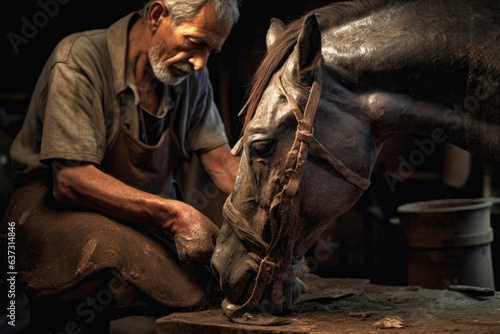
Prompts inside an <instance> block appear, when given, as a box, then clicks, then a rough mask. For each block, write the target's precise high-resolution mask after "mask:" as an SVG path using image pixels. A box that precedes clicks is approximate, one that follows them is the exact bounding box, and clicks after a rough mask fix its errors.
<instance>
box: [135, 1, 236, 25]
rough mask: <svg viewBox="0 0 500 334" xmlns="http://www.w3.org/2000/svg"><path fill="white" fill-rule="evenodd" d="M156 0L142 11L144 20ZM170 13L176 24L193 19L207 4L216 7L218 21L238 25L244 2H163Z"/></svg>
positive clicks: (147, 4) (149, 2) (146, 5)
mask: <svg viewBox="0 0 500 334" xmlns="http://www.w3.org/2000/svg"><path fill="white" fill-rule="evenodd" d="M154 1H155V0H149V1H148V2H147V3H146V4H145V5H144V7H143V8H142V9H141V10H140V13H141V15H142V17H143V18H145V17H146V14H147V12H148V10H149V6H150V5H151V3H153V2H154ZM162 1H163V3H164V4H165V6H166V7H167V9H168V11H169V15H170V18H171V19H172V21H173V22H174V24H179V23H180V22H182V21H187V20H190V19H192V18H193V17H194V16H195V15H196V14H197V13H198V11H199V10H200V9H201V8H202V7H203V6H204V5H206V4H207V3H211V4H212V5H213V6H214V9H215V14H216V15H217V21H219V22H224V23H232V24H234V23H236V22H237V21H238V18H239V16H240V11H239V6H240V5H241V1H242V0H162Z"/></svg>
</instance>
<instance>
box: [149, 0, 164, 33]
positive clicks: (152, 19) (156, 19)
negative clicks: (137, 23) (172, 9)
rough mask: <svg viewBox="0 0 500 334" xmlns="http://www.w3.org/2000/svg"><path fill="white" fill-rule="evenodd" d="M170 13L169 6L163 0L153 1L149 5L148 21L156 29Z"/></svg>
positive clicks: (151, 27)
mask: <svg viewBox="0 0 500 334" xmlns="http://www.w3.org/2000/svg"><path fill="white" fill-rule="evenodd" d="M168 14H169V12H168V9H167V6H165V4H164V3H163V1H153V2H152V3H151V5H150V6H149V9H148V14H147V21H148V26H149V27H150V29H152V30H153V31H156V29H157V28H158V26H159V25H160V22H161V20H163V19H165V18H166V17H167V16H168Z"/></svg>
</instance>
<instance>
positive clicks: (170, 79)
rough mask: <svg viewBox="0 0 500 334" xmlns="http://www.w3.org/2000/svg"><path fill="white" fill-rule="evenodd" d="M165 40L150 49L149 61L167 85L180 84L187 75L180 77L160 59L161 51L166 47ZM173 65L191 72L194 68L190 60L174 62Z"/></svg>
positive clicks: (155, 72)
mask: <svg viewBox="0 0 500 334" xmlns="http://www.w3.org/2000/svg"><path fill="white" fill-rule="evenodd" d="M164 45H165V42H161V43H158V44H155V45H153V46H152V47H151V48H150V49H149V51H148V56H149V63H150V64H151V68H152V69H153V74H154V75H155V77H156V78H157V79H158V80H159V81H161V82H162V83H164V84H166V85H171V86H175V85H178V84H180V83H181V82H182V81H184V79H186V76H182V77H178V76H175V75H173V74H172V73H170V71H169V70H168V67H167V66H164V65H163V64H162V63H161V61H160V55H161V51H162V50H163V49H164ZM171 66H172V67H175V68H177V69H179V70H181V71H183V72H185V73H188V74H191V73H193V71H194V69H193V66H192V65H191V64H190V63H189V62H188V61H184V62H181V63H177V64H173V65H171Z"/></svg>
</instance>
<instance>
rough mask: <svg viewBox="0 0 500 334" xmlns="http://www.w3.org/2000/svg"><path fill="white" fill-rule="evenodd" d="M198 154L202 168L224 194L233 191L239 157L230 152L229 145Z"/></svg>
mask: <svg viewBox="0 0 500 334" xmlns="http://www.w3.org/2000/svg"><path fill="white" fill-rule="evenodd" d="M198 156H199V158H200V161H201V164H202V165H203V168H205V170H206V171H207V173H208V175H210V177H211V179H212V181H214V183H215V185H216V186H217V187H218V188H219V189H220V190H222V191H223V192H224V193H226V194H229V193H230V192H231V191H233V187H234V181H235V180H236V175H237V173H238V167H239V164H240V158H239V157H235V156H234V155H232V154H231V149H230V148H229V145H227V144H226V145H222V146H219V147H216V148H214V149H212V150H210V151H206V152H202V153H199V155H198Z"/></svg>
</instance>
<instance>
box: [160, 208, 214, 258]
mask: <svg viewBox="0 0 500 334" xmlns="http://www.w3.org/2000/svg"><path fill="white" fill-rule="evenodd" d="M178 205H179V208H178V210H179V211H178V216H177V217H176V218H175V220H174V221H173V222H172V224H171V227H170V228H167V232H170V234H171V235H172V236H173V238H174V241H175V247H176V249H177V255H178V256H179V259H180V260H181V261H194V262H201V263H205V264H208V263H210V259H211V257H212V253H213V251H214V247H215V241H216V239H217V236H218V234H219V228H218V227H217V226H216V225H215V224H214V223H213V222H212V221H211V220H210V219H208V218H207V217H206V216H205V215H204V214H202V213H201V212H200V211H198V210H196V209H195V208H193V207H192V206H190V205H188V204H185V203H182V202H178Z"/></svg>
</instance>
